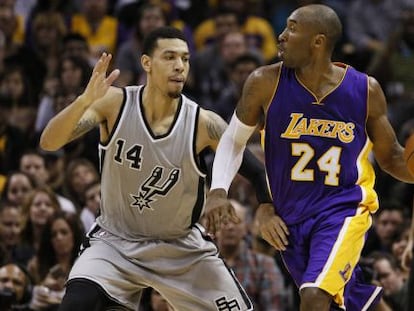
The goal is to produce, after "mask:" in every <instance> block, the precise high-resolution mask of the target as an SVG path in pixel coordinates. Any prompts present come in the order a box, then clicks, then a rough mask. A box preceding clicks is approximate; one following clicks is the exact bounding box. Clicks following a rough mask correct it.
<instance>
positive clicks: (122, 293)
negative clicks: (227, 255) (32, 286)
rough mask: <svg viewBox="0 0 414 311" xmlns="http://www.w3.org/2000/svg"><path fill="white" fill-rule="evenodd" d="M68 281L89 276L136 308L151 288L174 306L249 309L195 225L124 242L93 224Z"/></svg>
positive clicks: (199, 310) (182, 310) (204, 310)
mask: <svg viewBox="0 0 414 311" xmlns="http://www.w3.org/2000/svg"><path fill="white" fill-rule="evenodd" d="M90 232H91V233H90V234H89V237H90V239H89V245H88V247H87V248H85V249H84V250H83V251H82V253H81V255H80V256H79V258H78V259H77V260H76V262H75V264H74V266H73V268H72V271H71V273H70V275H69V280H73V279H78V278H81V279H88V280H91V281H93V282H95V283H97V284H98V285H100V286H101V287H102V288H103V289H104V290H105V292H106V294H107V295H108V296H109V297H111V298H112V299H113V300H115V301H117V302H119V303H120V304H121V305H123V306H125V307H127V308H129V309H131V310H138V305H139V301H140V297H141V294H142V290H143V289H144V288H146V287H153V288H154V289H155V290H157V291H158V292H159V293H160V294H161V295H162V296H163V297H164V298H165V299H166V300H167V301H168V302H169V303H170V304H171V306H172V307H173V308H174V310H177V311H238V310H243V311H245V310H253V305H252V303H251V302H250V300H249V298H248V297H247V295H246V293H245V291H244V289H243V288H242V287H241V285H240V283H239V282H238V281H237V279H236V277H235V276H234V273H233V272H232V271H231V270H229V269H228V268H227V266H226V265H225V264H224V262H223V260H222V259H221V258H219V256H218V251H217V248H216V246H215V244H214V243H213V242H212V241H211V240H209V239H208V238H206V237H204V236H203V234H202V233H201V231H200V229H199V228H198V227H193V228H192V230H191V231H190V233H189V234H188V235H187V236H185V237H183V238H180V239H175V240H151V241H139V242H137V241H128V240H125V239H122V238H120V237H117V236H114V235H113V234H111V233H109V232H107V231H105V230H103V229H102V228H95V230H91V231H90Z"/></svg>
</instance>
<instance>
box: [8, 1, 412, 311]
mask: <svg viewBox="0 0 414 311" xmlns="http://www.w3.org/2000/svg"><path fill="white" fill-rule="evenodd" d="M412 2H413V1H412V0H326V1H310V0H308V1H305V0H296V1H295V0H278V1H274V0H191V1H190V0H147V1H146V0H135V1H134V0H0V194H1V201H0V310H56V309H57V306H58V305H59V302H60V301H61V299H62V295H63V293H64V284H65V279H66V277H67V275H68V272H69V270H70V268H71V266H72V264H73V262H74V260H75V259H76V256H77V253H78V250H79V248H80V246H81V243H82V240H83V236H84V234H85V232H87V231H88V229H89V228H90V227H91V225H92V224H93V222H94V220H95V217H96V215H97V214H98V211H99V204H100V175H99V161H98V151H97V144H98V142H99V129H96V130H94V131H91V132H89V133H88V134H87V135H86V136H83V137H82V138H80V139H78V140H76V141H74V142H72V143H70V144H69V145H67V146H65V147H64V148H63V149H61V150H58V151H56V152H44V151H42V150H40V149H39V148H38V141H39V137H40V134H41V132H42V130H43V129H44V127H45V126H46V124H47V122H48V121H49V120H50V119H51V118H52V117H53V116H54V115H55V114H56V113H58V112H59V111H60V110H62V109H64V108H65V107H66V106H67V105H68V104H69V103H71V101H72V100H74V99H75V98H76V97H77V96H78V95H80V94H81V93H82V91H83V89H84V88H85V86H86V84H87V82H88V80H89V76H90V73H91V70H92V68H93V65H94V64H95V62H96V61H97V59H98V57H99V56H100V55H101V53H102V52H109V53H112V54H113V56H114V57H113V62H112V67H113V68H119V69H120V71H121V74H120V77H119V79H118V80H117V81H116V82H115V84H116V85H117V86H119V87H123V86H126V85H131V84H141V83H143V82H144V81H145V73H144V71H143V70H142V68H141V65H140V53H141V52H140V51H141V44H142V40H143V38H144V37H145V35H146V34H147V33H148V32H149V31H151V30H153V29H155V28H157V27H160V26H164V25H171V26H174V27H177V28H179V29H181V30H182V31H183V32H184V33H185V35H186V37H187V39H188V42H189V47H190V51H191V60H190V64H191V69H190V75H189V78H188V81H187V83H186V86H185V90H184V93H185V94H186V95H188V96H189V97H190V98H192V99H194V100H195V101H196V102H198V103H199V105H200V106H202V107H204V108H206V109H210V110H213V111H215V112H217V113H218V114H219V115H220V116H221V117H222V118H223V119H225V120H227V121H229V120H230V117H231V115H232V113H233V111H234V108H235V106H236V103H237V101H238V98H239V96H240V94H241V89H242V87H243V83H244V81H245V80H246V78H247V76H248V75H249V74H250V73H251V72H252V71H253V70H255V69H256V68H257V67H259V66H261V65H265V64H268V63H272V62H275V61H278V57H277V35H278V34H280V33H281V32H282V31H283V29H284V27H285V23H286V18H287V17H288V16H289V14H290V13H291V11H293V10H294V9H295V8H297V7H298V6H300V5H305V4H310V3H323V4H326V5H329V6H331V7H332V8H333V9H335V10H336V12H337V13H338V15H339V16H340V18H341V20H342V23H343V37H342V39H341V41H340V44H339V45H338V46H337V48H336V50H335V53H334V59H333V60H334V61H337V62H344V63H347V64H349V65H351V66H353V67H355V68H356V69H358V70H361V71H363V72H366V73H368V74H370V75H372V76H374V77H375V78H376V79H377V80H378V81H379V82H380V84H381V86H382V87H383V89H384V91H385V95H386V97H387V101H388V114H389V117H390V120H391V122H392V125H393V127H394V129H395V131H396V133H397V135H398V139H399V141H400V143H401V144H402V145H404V142H405V139H406V138H407V137H408V136H409V135H410V134H411V133H413V132H414V71H413V70H412V68H414V3H412ZM349 105H352V103H349ZM249 147H250V149H251V150H252V151H253V152H254V153H255V154H256V155H257V156H258V157H259V158H260V159H263V152H262V149H261V147H260V139H259V138H258V137H257V138H255V139H253V140H252V141H251V143H250V145H249ZM212 156H213V155H212V154H209V153H206V154H205V155H204V159H203V160H204V162H205V165H206V169H207V170H209V167H210V166H211V159H212ZM373 161H374V159H373ZM377 173H378V175H377V184H376V190H377V191H378V195H379V200H380V210H379V211H378V212H377V213H376V214H375V215H374V223H373V227H372V230H371V231H370V232H369V235H368V237H367V243H366V246H365V249H364V251H363V258H361V263H362V264H363V268H364V270H365V271H366V276H367V278H368V279H369V280H370V281H372V282H377V283H379V284H381V285H382V286H383V288H384V294H385V299H386V301H387V303H388V304H389V305H390V306H391V307H392V310H395V311H399V310H404V309H403V307H404V301H405V300H404V299H405V298H406V296H407V295H406V294H405V293H406V290H407V278H408V275H409V271H407V269H403V267H402V265H401V255H402V251H403V250H404V249H405V246H406V245H407V242H408V238H409V234H410V222H411V217H412V206H413V193H414V191H413V185H407V184H404V183H401V182H398V181H396V180H395V179H393V178H392V177H390V176H388V175H386V174H385V173H381V171H380V170H378V172H377ZM229 193H230V197H231V198H232V199H233V204H234V206H235V207H236V211H237V213H238V215H239V217H240V218H241V220H242V221H241V223H240V224H228V225H223V227H222V228H221V230H220V233H219V234H218V236H217V245H218V247H219V250H220V252H221V254H222V256H223V258H224V259H225V260H226V262H227V264H228V265H229V266H230V267H231V268H233V270H234V271H235V273H236V275H237V276H238V278H239V279H240V281H241V283H242V284H243V285H244V287H245V288H246V290H247V292H248V294H249V295H250V297H251V298H252V300H253V302H254V304H255V306H256V308H255V310H259V311H260V310H262V311H267V310H275V311H294V310H297V306H298V295H297V291H296V289H295V288H294V284H292V281H291V280H290V278H289V276H288V274H287V273H286V271H285V270H284V267H283V264H282V263H281V260H280V258H279V256H278V254H277V253H276V252H275V251H274V250H273V249H272V248H271V247H269V245H267V243H266V242H265V241H264V240H263V239H261V237H260V235H259V233H258V230H257V226H256V224H255V217H254V216H255V215H254V210H255V207H256V206H257V202H256V199H255V195H254V192H253V190H252V187H251V185H250V184H249V183H248V182H247V181H246V180H244V179H243V178H242V177H240V176H238V177H237V179H236V182H234V183H233V186H232V188H231V190H230V192H229ZM16 308H20V309H16ZM139 308H140V310H141V311H149V310H153V311H167V310H170V306H169V305H168V303H167V302H166V301H165V300H163V298H162V297H161V296H159V295H158V294H157V292H156V291H154V290H152V289H148V290H146V291H145V292H144V295H143V300H142V303H141V306H140V307H139Z"/></svg>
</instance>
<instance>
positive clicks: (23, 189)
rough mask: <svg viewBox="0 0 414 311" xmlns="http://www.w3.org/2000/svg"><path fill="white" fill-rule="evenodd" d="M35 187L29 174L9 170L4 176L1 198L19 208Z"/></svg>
mask: <svg viewBox="0 0 414 311" xmlns="http://www.w3.org/2000/svg"><path fill="white" fill-rule="evenodd" d="M35 187H36V182H35V180H34V179H33V178H32V177H31V176H30V175H29V174H26V173H23V172H21V171H11V172H9V174H8V175H7V177H6V183H5V185H4V189H3V192H2V199H3V200H4V201H8V202H10V203H11V204H12V205H15V206H17V207H19V208H20V207H22V206H23V204H24V203H25V201H26V200H27V198H28V197H29V195H30V194H31V192H32V191H33V189H34V188H35Z"/></svg>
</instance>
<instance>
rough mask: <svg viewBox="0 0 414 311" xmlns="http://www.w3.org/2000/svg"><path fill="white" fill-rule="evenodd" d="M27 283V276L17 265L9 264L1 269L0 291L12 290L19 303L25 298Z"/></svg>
mask: <svg viewBox="0 0 414 311" xmlns="http://www.w3.org/2000/svg"><path fill="white" fill-rule="evenodd" d="M27 282H28V281H27V278H26V275H25V274H24V272H23V271H22V270H21V269H20V268H19V267H18V266H16V265H15V264H8V265H5V266H2V267H1V268H0V290H4V289H6V288H7V289H10V290H11V291H12V292H13V293H15V294H16V300H17V301H18V302H20V301H21V300H22V298H23V294H24V290H25V288H26V284H27Z"/></svg>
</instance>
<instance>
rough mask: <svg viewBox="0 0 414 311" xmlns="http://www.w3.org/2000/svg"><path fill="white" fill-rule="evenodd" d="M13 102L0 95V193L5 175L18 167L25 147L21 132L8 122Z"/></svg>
mask: <svg viewBox="0 0 414 311" xmlns="http://www.w3.org/2000/svg"><path fill="white" fill-rule="evenodd" d="M12 106H13V101H12V100H11V98H9V97H5V96H2V95H1V94H0V176H1V178H0V179H1V180H0V193H2V190H3V189H4V183H5V180H6V178H5V177H6V175H7V174H8V173H9V172H10V171H13V170H17V169H18V167H19V158H20V156H21V155H22V153H23V150H24V149H25V147H26V141H25V139H26V137H25V136H24V135H23V132H22V131H21V130H20V129H19V128H17V127H15V126H14V125H12V124H11V123H10V122H9V117H10V113H11V109H12Z"/></svg>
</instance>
